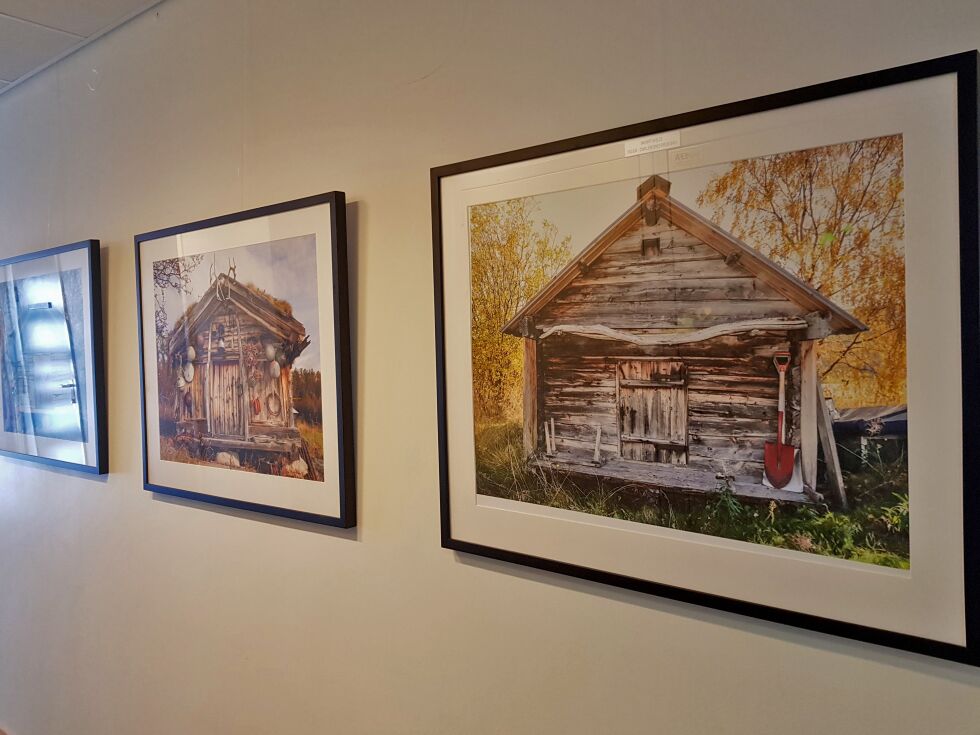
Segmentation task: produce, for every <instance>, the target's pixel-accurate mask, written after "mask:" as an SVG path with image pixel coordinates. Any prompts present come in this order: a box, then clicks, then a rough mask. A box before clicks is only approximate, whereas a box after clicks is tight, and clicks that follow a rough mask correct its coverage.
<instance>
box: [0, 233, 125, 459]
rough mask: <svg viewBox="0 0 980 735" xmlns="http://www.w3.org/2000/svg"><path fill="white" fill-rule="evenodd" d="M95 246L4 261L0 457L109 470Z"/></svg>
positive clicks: (0, 278)
mask: <svg viewBox="0 0 980 735" xmlns="http://www.w3.org/2000/svg"><path fill="white" fill-rule="evenodd" d="M101 283H102V271H101V265H100V257H99V241H98V240H84V241H82V242H77V243H73V244H71V245H64V246H62V247H56V248H51V249H48V250H42V251H40V252H35V253H27V254H26V255H20V256H17V257H14V258H8V259H6V260H0V455H4V456H8V457H16V458H19V459H29V460H33V461H35V462H41V463H43V464H47V465H51V466H54V467H60V468H63V469H70V470H76V471H79V472H87V473H91V474H98V475H101V474H105V473H106V472H108V471H109V467H108V465H109V459H108V450H109V442H108V440H107V437H106V405H105V356H104V354H103V338H102V286H101Z"/></svg>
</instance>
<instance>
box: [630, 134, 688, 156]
mask: <svg viewBox="0 0 980 735" xmlns="http://www.w3.org/2000/svg"><path fill="white" fill-rule="evenodd" d="M680 144H681V131H680V130H671V131H669V132H666V133H657V134H656V135H648V136H647V137H646V138H634V139H633V140H627V141H626V142H625V143H624V144H623V155H624V157H626V158H629V157H630V156H639V155H642V154H644V153H653V152H654V151H665V150H667V149H668V148H676V147H677V146H679V145H680Z"/></svg>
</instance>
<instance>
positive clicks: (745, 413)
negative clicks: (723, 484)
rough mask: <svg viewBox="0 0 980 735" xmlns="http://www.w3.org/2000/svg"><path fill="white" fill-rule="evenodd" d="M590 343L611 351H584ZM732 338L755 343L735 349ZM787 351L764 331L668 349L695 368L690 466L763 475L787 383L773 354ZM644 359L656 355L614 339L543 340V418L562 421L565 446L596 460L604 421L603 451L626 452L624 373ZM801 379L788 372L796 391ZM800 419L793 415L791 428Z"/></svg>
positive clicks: (558, 429) (607, 454) (690, 389)
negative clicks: (620, 376)
mask: <svg viewBox="0 0 980 735" xmlns="http://www.w3.org/2000/svg"><path fill="white" fill-rule="evenodd" d="M583 342H585V343H591V344H592V345H593V346H594V347H595V351H597V352H605V353H606V354H593V355H589V354H583V353H582V351H581V350H582V347H583V346H582V343H583ZM732 342H734V343H736V344H738V343H739V342H742V343H743V344H744V343H748V344H751V347H750V348H749V349H748V350H746V351H745V352H744V353H739V352H733V350H732ZM787 349H790V343H789V342H788V341H787V340H786V339H785V338H784V337H782V336H780V335H763V336H756V337H753V338H751V339H746V340H739V339H737V338H730V339H726V340H719V341H712V342H711V343H701V344H696V345H684V346H683V347H682V348H681V347H678V348H671V349H669V350H663V352H665V353H667V354H664V355H660V357H665V358H679V359H680V360H681V361H682V362H683V364H684V366H685V369H686V373H687V375H686V380H687V410H688V425H687V431H688V464H690V465H691V466H693V467H701V468H704V469H711V470H714V471H716V472H720V471H723V470H724V471H726V472H730V473H732V474H735V475H737V476H739V477H740V478H753V479H754V480H756V481H759V480H761V477H762V461H763V447H764V446H765V442H766V441H772V440H773V438H774V437H775V433H776V409H777V403H778V394H779V381H778V377H777V374H776V370H775V368H774V367H773V364H772V356H773V353H775V352H776V351H780V350H787ZM644 357H650V355H649V354H648V353H647V352H644V351H643V350H642V349H639V348H636V347H634V346H633V345H624V344H622V343H614V342H609V341H606V340H586V339H583V338H579V337H565V336H562V337H552V338H549V339H547V340H544V341H542V342H541V362H540V365H541V369H540V376H541V382H542V386H541V396H542V399H541V400H542V402H541V406H540V412H539V415H538V423H540V422H542V421H545V420H548V419H552V418H553V419H554V421H555V434H556V443H557V445H558V448H559V450H560V451H564V452H568V453H571V454H572V455H575V456H578V457H580V458H581V459H582V460H583V461H585V460H587V459H591V455H592V450H593V447H594V442H595V427H596V426H597V425H598V426H600V427H601V429H602V437H601V443H600V450H601V452H602V456H603V457H604V458H607V459H608V458H615V457H619V456H621V453H620V445H619V436H620V430H619V423H618V399H617V391H616V389H617V380H616V371H617V369H618V367H619V365H620V363H621V361H622V360H629V359H636V358H644ZM794 380H798V374H797V376H796V377H795V378H794V376H793V375H792V374H791V375H788V376H787V392H788V393H791V392H792V391H793V390H794V387H793V386H794ZM798 416H799V414H798V412H797V414H796V417H797V418H796V419H795V421H796V422H797V426H798V420H799V419H798ZM793 421H794V418H793V414H792V413H791V415H790V417H789V424H788V426H787V430H788V432H789V433H790V434H794V431H792V430H791V427H792V426H793ZM796 431H797V432H798V429H797V430H796Z"/></svg>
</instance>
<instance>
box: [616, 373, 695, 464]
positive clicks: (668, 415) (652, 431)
mask: <svg viewBox="0 0 980 735" xmlns="http://www.w3.org/2000/svg"><path fill="white" fill-rule="evenodd" d="M616 377H617V385H616V387H617V395H618V403H619V406H618V409H619V441H620V453H621V454H622V455H623V457H624V458H625V459H638V460H642V461H645V462H663V463H666V464H687V375H686V370H685V369H684V363H682V362H680V361H677V360H623V361H621V362H620V363H619V366H618V368H617V376H616Z"/></svg>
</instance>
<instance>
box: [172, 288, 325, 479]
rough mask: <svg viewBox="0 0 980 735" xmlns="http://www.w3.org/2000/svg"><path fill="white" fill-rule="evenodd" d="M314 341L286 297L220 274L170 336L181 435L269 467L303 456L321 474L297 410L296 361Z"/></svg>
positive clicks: (209, 452) (203, 449) (211, 451)
mask: <svg viewBox="0 0 980 735" xmlns="http://www.w3.org/2000/svg"><path fill="white" fill-rule="evenodd" d="M309 344H310V338H309V337H308V336H307V335H306V328H305V327H304V326H303V325H302V324H301V323H300V322H299V321H298V320H297V319H296V318H294V317H293V315H292V308H291V307H290V305H289V304H288V303H287V302H284V301H281V300H279V299H276V298H274V297H272V296H270V295H269V294H267V293H266V292H264V291H262V290H261V289H259V288H256V287H255V286H252V285H249V284H244V283H241V282H239V281H238V280H236V279H235V278H234V276H233V275H232V274H230V273H229V274H224V273H223V274H219V275H218V276H217V277H216V278H215V279H214V281H213V282H212V283H211V285H210V286H209V287H208V289H207V290H206V291H205V292H204V294H203V295H202V296H201V298H200V299H199V300H198V301H197V303H195V304H193V305H192V306H190V307H189V308H188V309H187V311H186V312H185V313H184V315H183V316H182V317H181V318H180V319H179V320H178V321H177V323H176V325H175V326H174V329H173V331H172V332H171V336H170V341H169V345H168V355H169V360H170V364H171V367H172V368H173V369H174V371H175V374H176V375H177V376H178V378H177V387H178V389H177V392H176V398H175V405H174V418H175V423H176V428H177V433H178V438H179V439H180V440H181V441H180V443H182V444H183V445H185V446H187V447H189V448H191V449H192V450H194V451H196V452H198V453H199V454H200V455H201V456H203V457H210V456H214V455H215V454H216V453H217V452H226V453H234V454H235V455H236V458H238V459H240V460H243V461H246V462H248V463H249V464H257V463H267V464H268V465H269V467H267V469H269V468H271V467H272V465H273V464H274V463H279V464H280V465H285V464H288V463H294V462H296V460H298V459H302V460H303V461H304V463H305V464H306V466H307V468H308V472H309V474H308V477H309V478H310V479H321V478H320V477H318V476H317V475H318V474H319V469H318V468H317V466H316V464H315V463H314V462H313V461H312V460H311V458H310V456H309V449H308V447H307V446H306V444H305V442H304V440H303V438H302V436H301V435H300V432H299V430H298V429H297V428H296V423H295V412H294V410H293V398H292V387H291V376H292V365H293V362H294V361H295V360H296V358H297V357H299V355H300V354H301V353H302V352H303V350H305V349H306V348H307V347H308V346H309ZM293 467H295V464H294V465H293Z"/></svg>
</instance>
